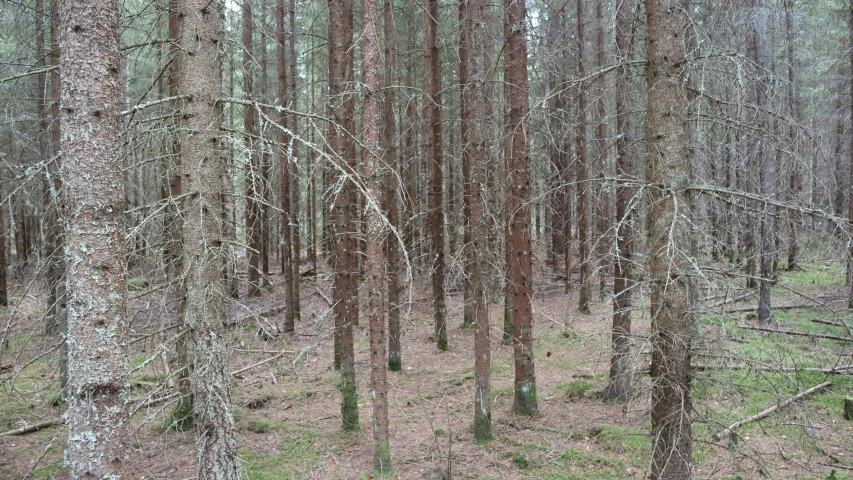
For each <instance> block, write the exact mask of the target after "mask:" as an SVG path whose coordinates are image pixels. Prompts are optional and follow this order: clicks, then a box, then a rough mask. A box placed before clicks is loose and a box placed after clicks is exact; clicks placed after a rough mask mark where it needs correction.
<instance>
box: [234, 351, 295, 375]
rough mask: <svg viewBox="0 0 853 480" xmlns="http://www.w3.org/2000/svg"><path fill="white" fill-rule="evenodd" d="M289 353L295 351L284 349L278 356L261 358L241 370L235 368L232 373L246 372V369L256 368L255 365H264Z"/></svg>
mask: <svg viewBox="0 0 853 480" xmlns="http://www.w3.org/2000/svg"><path fill="white" fill-rule="evenodd" d="M288 353H293V352H292V351H290V350H282V351H281V352H279V354H278V355H276V356H274V357H270V358H266V359H264V360H261V361H260V362H257V363H253V364H251V365H249V366H248V367H243V368H241V369H240V370H235V371H233V372H231V375H238V374H241V373H243V372H245V371H246V370H251V369H253V368H255V367H259V366H261V365H263V364H265V363H269V362H271V361H273V360H275V359H277V358H281V357H283V356H284V355H285V354H288Z"/></svg>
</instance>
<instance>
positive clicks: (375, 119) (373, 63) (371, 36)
mask: <svg viewBox="0 0 853 480" xmlns="http://www.w3.org/2000/svg"><path fill="white" fill-rule="evenodd" d="M362 28H363V32H362V35H361V38H360V42H361V45H362V50H361V51H362V71H361V73H362V83H363V84H364V89H363V90H362V92H363V93H362V98H363V100H362V110H361V127H362V141H363V142H364V143H363V144H364V148H363V149H362V150H361V152H362V161H361V176H362V181H363V182H364V187H365V194H366V195H365V198H364V201H365V221H366V225H365V230H366V234H367V246H366V247H367V257H366V258H365V278H364V288H365V290H366V293H367V312H365V313H366V314H367V318H368V328H369V330H370V382H371V385H372V391H371V403H372V404H373V471H374V472H375V473H376V474H377V475H379V476H382V475H387V474H390V473H391V444H390V442H389V434H388V386H387V384H386V383H385V382H386V375H387V372H386V367H385V311H386V308H387V306H386V304H385V280H386V274H385V252H384V251H383V248H382V239H383V237H385V236H386V235H387V233H388V231H387V228H385V221H384V219H383V218H382V212H381V211H380V209H379V205H380V197H381V196H382V195H383V193H384V192H385V191H386V182H385V179H384V176H385V175H388V174H390V172H389V171H388V165H387V164H385V165H383V158H382V155H381V154H380V152H379V148H380V144H379V120H380V117H379V113H380V103H381V102H380V100H381V97H380V95H381V93H380V84H379V64H380V62H381V60H380V58H379V32H378V29H379V12H378V8H377V5H376V2H374V1H368V2H362Z"/></svg>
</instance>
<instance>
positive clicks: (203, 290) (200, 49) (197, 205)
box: [178, 0, 248, 480]
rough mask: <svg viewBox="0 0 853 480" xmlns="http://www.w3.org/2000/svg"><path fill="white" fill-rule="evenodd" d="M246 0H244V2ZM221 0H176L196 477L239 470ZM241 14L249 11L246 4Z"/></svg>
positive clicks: (234, 474)
mask: <svg viewBox="0 0 853 480" xmlns="http://www.w3.org/2000/svg"><path fill="white" fill-rule="evenodd" d="M247 3H248V2H247ZM223 9H224V5H223V3H222V2H221V1H213V2H211V1H210V0H181V13H182V15H183V25H182V27H183V28H181V36H180V50H181V52H183V54H182V55H181V66H180V68H179V72H180V78H179V82H178V83H179V91H180V92H181V94H182V95H185V96H189V98H190V100H187V101H186V102H184V104H183V109H182V113H183V115H181V116H180V118H181V129H180V131H181V132H182V138H181V146H182V155H183V157H184V158H183V161H182V162H181V164H182V167H181V171H182V175H183V184H184V186H185V187H186V189H187V192H188V193H190V192H191V193H193V195H189V196H185V197H184V201H183V205H182V207H183V208H182V214H183V217H184V228H183V234H182V243H183V245H184V262H185V271H186V272H187V279H186V285H187V289H186V295H187V308H186V312H185V314H184V324H185V325H186V328H187V334H188V335H189V337H190V339H191V341H190V342H189V345H188V347H189V348H188V356H189V364H190V367H191V372H190V389H191V391H192V394H193V397H194V398H195V399H197V400H199V401H196V402H194V404H193V415H194V418H195V424H196V432H197V437H198V439H197V441H196V445H197V448H198V455H199V461H198V477H199V478H204V479H222V480H226V479H227V480H236V479H238V478H240V468H239V463H238V460H237V439H236V434H235V431H234V415H233V411H232V409H231V378H230V376H229V374H228V348H227V344H226V341H225V336H224V332H223V328H224V322H225V299H224V295H225V281H224V278H223V268H222V266H223V265H224V259H223V258H222V244H223V241H222V240H223V238H222V236H223V234H222V228H221V223H220V219H219V218H218V216H219V213H220V212H221V211H222V202H223V201H225V199H224V191H223V190H224V182H223V176H224V175H225V168H224V165H225V164H224V162H223V158H222V155H221V147H220V142H221V139H220V135H221V133H220V129H221V123H220V122H221V118H222V111H221V107H218V106H217V104H216V103H214V100H215V99H216V98H217V97H218V96H219V94H220V93H219V92H220V89H221V86H222V73H221V67H220V62H221V56H220V55H221V52H220V49H219V46H220V45H221V40H222V39H221V32H222V24H221V22H222V18H223ZM244 14H246V12H244Z"/></svg>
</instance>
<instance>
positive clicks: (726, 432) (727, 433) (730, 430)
mask: <svg viewBox="0 0 853 480" xmlns="http://www.w3.org/2000/svg"><path fill="white" fill-rule="evenodd" d="M830 385H832V382H823V383H821V384H820V385H815V386H814V387H812V388H810V389H808V390H805V391H802V392H800V393H798V394H796V395H794V396H793V397H791V398H789V399H787V400H785V401H784V402H782V403H779V404H777V405H774V406H772V407H770V408H768V409H766V410H764V411H763V412H761V413H757V414H755V415H753V416H751V417H747V418H744V419H743V420H738V421H737V422H735V423H733V424H731V425H729V426H728V427H726V428H724V429H723V430H722V431H720V432H717V433H716V434H715V435H714V439H715V440H718V441H719V440H721V439H723V438H724V437H729V438H731V439H734V435H735V433H734V430H735V429H736V428H738V427H741V426H743V425H746V424H747V423H752V422H754V421H756V420H761V419H762V418H765V417H769V416H770V415H773V414H774V413H776V412H777V411H778V410H779V409H780V408H785V407H787V406H788V405H790V404H792V403H794V402H796V401H797V400H799V399H801V398H803V397H806V396H808V395H811V394H812V393H814V392H817V391H818V390H822V389H824V388H826V387H828V386H830Z"/></svg>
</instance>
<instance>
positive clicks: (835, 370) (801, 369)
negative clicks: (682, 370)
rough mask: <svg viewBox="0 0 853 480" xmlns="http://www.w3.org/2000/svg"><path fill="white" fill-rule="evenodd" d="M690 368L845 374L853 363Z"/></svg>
mask: <svg viewBox="0 0 853 480" xmlns="http://www.w3.org/2000/svg"><path fill="white" fill-rule="evenodd" d="M690 368H692V369H693V370H696V371H704V370H747V369H749V370H755V371H757V372H815V373H823V374H826V375H843V374H846V373H850V370H853V365H848V366H846V367H835V368H814V367H762V366H757V365H709V364H704V363H694V364H693V365H690Z"/></svg>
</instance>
